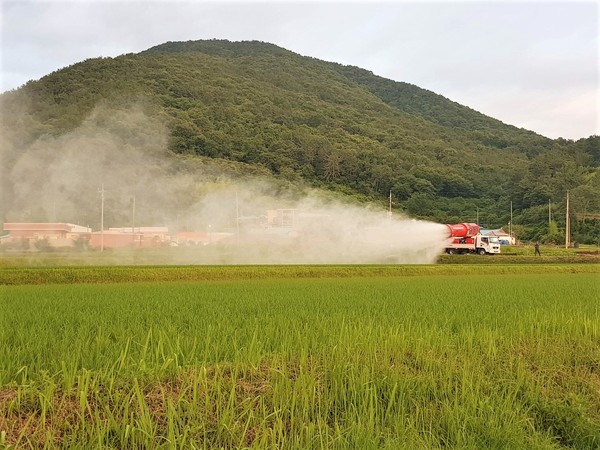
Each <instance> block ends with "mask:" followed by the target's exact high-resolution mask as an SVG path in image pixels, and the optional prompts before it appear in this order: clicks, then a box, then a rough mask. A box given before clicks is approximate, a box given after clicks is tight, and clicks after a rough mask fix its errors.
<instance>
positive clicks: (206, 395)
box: [0, 264, 600, 449]
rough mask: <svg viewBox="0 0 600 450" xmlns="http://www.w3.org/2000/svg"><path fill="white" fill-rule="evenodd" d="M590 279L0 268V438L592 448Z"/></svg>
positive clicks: (596, 306)
mask: <svg viewBox="0 0 600 450" xmlns="http://www.w3.org/2000/svg"><path fill="white" fill-rule="evenodd" d="M599 275H600V268H599V266H598V265H596V264H579V265H515V266H510V265H506V266H504V265H497V264H494V265H493V266H492V265H489V266H487V265H486V266H480V267H477V266H470V265H456V266H278V267H275V266H263V267H261V266H242V267H218V266H215V267H162V268H161V267H148V266H144V267H110V268H109V267H96V268H95V267H79V268H77V267H53V268H48V267H46V268H36V269H32V268H25V267H21V268H19V267H17V268H4V269H1V270H0V310H1V311H2V314H0V447H1V446H5V447H8V448H82V449H83V448H85V449H88V448H102V449H106V448H114V449H121V448H132V449H133V448H153V449H159V448H203V449H204V448H206V449H212V448H228V449H233V448H272V449H309V448H315V449H321V448H328V449H348V448H357V449H358V448H360V449H369V448H373V449H380V448H389V449H402V448H406V449H413V448H423V449H428V448H473V449H480V448H528V449H530V448H531V449H535V448H537V449H559V448H590V449H592V448H600V300H599V298H600V295H599V294H600V290H599V289H600V278H599Z"/></svg>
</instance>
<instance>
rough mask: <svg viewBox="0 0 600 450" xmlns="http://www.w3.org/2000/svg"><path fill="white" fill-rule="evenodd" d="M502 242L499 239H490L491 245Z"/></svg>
mask: <svg viewBox="0 0 600 450" xmlns="http://www.w3.org/2000/svg"><path fill="white" fill-rule="evenodd" d="M499 243H500V241H499V240H498V238H497V237H491V238H490V244H499Z"/></svg>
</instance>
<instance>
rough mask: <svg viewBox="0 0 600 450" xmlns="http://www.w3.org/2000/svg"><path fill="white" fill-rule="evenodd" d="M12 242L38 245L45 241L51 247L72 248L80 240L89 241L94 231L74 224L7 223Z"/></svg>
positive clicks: (5, 229)
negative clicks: (37, 243) (39, 242)
mask: <svg viewBox="0 0 600 450" xmlns="http://www.w3.org/2000/svg"><path fill="white" fill-rule="evenodd" d="M4 231H8V233H9V235H10V240H11V241H19V240H20V241H21V242H24V243H25V242H27V241H29V242H30V243H34V244H35V243H36V242H37V241H45V242H46V243H47V245H48V246H50V247H72V246H74V245H75V242H76V241H78V240H81V239H83V240H86V241H87V240H89V238H90V235H91V233H92V229H91V228H88V227H84V226H81V225H75V224H72V223H16V222H14V223H5V224H4Z"/></svg>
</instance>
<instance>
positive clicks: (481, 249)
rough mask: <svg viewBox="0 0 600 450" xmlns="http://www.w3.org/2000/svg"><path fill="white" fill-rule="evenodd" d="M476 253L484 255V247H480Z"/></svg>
mask: <svg viewBox="0 0 600 450" xmlns="http://www.w3.org/2000/svg"><path fill="white" fill-rule="evenodd" d="M477 253H479V254H480V255H485V248H480V249H479V250H477Z"/></svg>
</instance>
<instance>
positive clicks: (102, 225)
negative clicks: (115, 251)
mask: <svg viewBox="0 0 600 450" xmlns="http://www.w3.org/2000/svg"><path fill="white" fill-rule="evenodd" d="M100 198H101V207H100V251H101V252H103V251H104V183H102V185H101V187H100Z"/></svg>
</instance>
